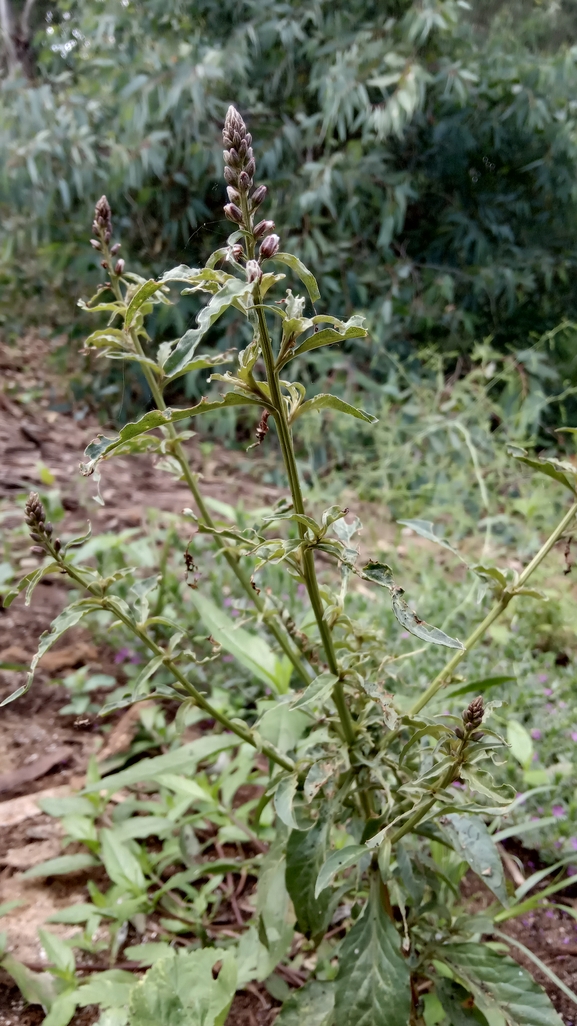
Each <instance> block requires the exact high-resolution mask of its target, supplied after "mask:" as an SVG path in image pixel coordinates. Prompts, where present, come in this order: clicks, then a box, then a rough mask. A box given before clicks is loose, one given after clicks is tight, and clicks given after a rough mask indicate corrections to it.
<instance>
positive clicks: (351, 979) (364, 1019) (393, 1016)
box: [335, 881, 411, 1026]
mask: <svg viewBox="0 0 577 1026" xmlns="http://www.w3.org/2000/svg"><path fill="white" fill-rule="evenodd" d="M400 947H401V945H400V938H399V935H398V933H397V931H396V929H395V927H394V926H393V923H392V921H391V919H390V918H389V916H388V915H387V913H386V912H385V911H384V909H383V906H382V903H381V900H380V895H379V881H373V883H372V885H371V895H370V898H369V901H368V903H367V905H366V907H365V910H364V912H363V914H362V916H361V917H360V919H358V920H357V922H356V923H355V925H354V926H353V928H352V930H351V931H350V933H349V934H348V935H347V936H346V937H345V940H344V941H343V944H342V947H341V950H340V955H339V974H338V977H337V984H336V994H335V1024H336V1026H407V1023H408V1022H409V1019H410V1008H411V988H410V973H409V966H408V964H407V962H406V960H405V959H404V958H403V956H402V955H401V951H400Z"/></svg>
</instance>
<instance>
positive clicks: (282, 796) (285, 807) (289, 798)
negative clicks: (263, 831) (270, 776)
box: [274, 773, 299, 830]
mask: <svg viewBox="0 0 577 1026" xmlns="http://www.w3.org/2000/svg"><path fill="white" fill-rule="evenodd" d="M298 782H299V778H298V775H297V774H296V773H291V775H290V776H288V777H283V778H282V780H281V782H280V784H279V785H278V787H277V789H276V791H275V793H274V807H275V809H276V812H277V815H278V816H279V819H281V820H282V822H283V823H284V824H285V826H288V827H289V829H290V830H298V823H297V821H296V819H295V817H294V812H293V803H294V799H295V795H296V791H297V787H298Z"/></svg>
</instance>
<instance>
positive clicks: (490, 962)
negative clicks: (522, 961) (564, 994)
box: [436, 944, 562, 1026]
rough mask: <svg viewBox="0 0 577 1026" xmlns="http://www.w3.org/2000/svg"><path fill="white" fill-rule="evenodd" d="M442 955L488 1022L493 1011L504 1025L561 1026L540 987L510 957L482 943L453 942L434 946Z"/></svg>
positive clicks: (438, 954) (437, 954) (438, 955)
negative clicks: (440, 946) (438, 946)
mask: <svg viewBox="0 0 577 1026" xmlns="http://www.w3.org/2000/svg"><path fill="white" fill-rule="evenodd" d="M436 957H437V958H442V959H443V961H446V962H447V963H448V964H449V965H450V966H451V968H453V969H454V970H455V972H456V974H457V976H458V978H459V979H460V980H461V981H462V982H463V984H464V985H465V987H467V988H468V989H469V990H470V991H471V992H472V993H473V995H474V997H475V1001H476V1003H477V1005H478V1006H479V1008H480V1009H481V1011H482V1012H484V1013H485V1015H486V1016H487V1018H488V1019H489V1021H491V1016H494V1015H495V1013H500V1015H502V1016H504V1018H505V1021H506V1022H507V1024H508V1026H562V1023H561V1019H560V1018H559V1016H558V1015H557V1012H556V1011H555V1009H554V1008H553V1005H552V1004H551V1002H550V1000H549V998H548V997H547V995H546V993H545V991H544V990H542V988H541V987H539V985H538V984H537V983H535V981H534V980H533V979H532V977H531V976H530V975H529V973H528V972H527V971H526V970H525V969H522V968H521V966H520V965H519V964H518V963H517V962H513V960H512V959H511V958H507V957H505V956H503V955H499V954H497V952H495V951H492V950H491V949H490V948H488V947H487V945H486V944H455V945H447V946H445V947H442V948H438V949H437V952H436Z"/></svg>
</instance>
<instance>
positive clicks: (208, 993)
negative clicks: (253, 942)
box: [129, 948, 237, 1026]
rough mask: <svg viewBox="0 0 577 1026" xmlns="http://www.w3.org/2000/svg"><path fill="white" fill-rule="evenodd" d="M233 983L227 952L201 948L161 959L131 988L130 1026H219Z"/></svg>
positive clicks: (231, 960) (232, 966)
mask: <svg viewBox="0 0 577 1026" xmlns="http://www.w3.org/2000/svg"><path fill="white" fill-rule="evenodd" d="M217 962H221V963H222V965H221V968H220V971H219V973H218V976H217V978H216V979H214V977H213V973H212V970H213V966H214V965H215V964H216V963H217ZM236 981H237V969H236V962H235V958H234V954H233V953H232V952H231V951H224V950H222V949H221V948H204V949H199V950H196V951H190V952H183V951H179V952H178V953H176V954H174V955H169V956H168V957H166V958H161V959H160V961H159V962H157V963H156V964H155V965H153V966H152V968H151V969H149V970H148V972H147V973H146V976H145V977H144V979H142V980H141V981H140V982H139V983H137V984H136V986H135V987H134V988H133V989H132V992H131V994H130V1005H129V1009H130V1014H129V1022H130V1026H193V1024H198V1026H223V1024H224V1021H225V1019H226V1016H227V1013H228V1010H229V1008H230V1005H231V1002H232V999H233V997H234V993H235V990H236Z"/></svg>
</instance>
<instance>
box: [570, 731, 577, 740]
mask: <svg viewBox="0 0 577 1026" xmlns="http://www.w3.org/2000/svg"><path fill="white" fill-rule="evenodd" d="M571 740H572V741H577V730H572V731H571Z"/></svg>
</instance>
